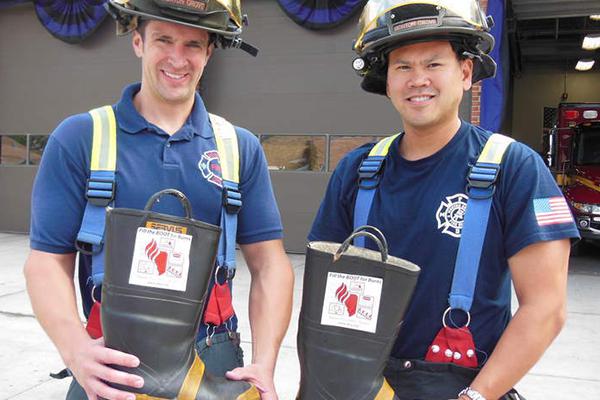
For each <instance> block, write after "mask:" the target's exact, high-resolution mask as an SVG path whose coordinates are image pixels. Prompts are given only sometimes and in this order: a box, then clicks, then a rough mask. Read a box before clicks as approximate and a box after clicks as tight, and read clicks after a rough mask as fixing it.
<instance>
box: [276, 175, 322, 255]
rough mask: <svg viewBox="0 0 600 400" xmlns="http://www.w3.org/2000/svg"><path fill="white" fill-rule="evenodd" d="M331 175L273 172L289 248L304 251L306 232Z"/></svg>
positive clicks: (285, 240)
mask: <svg viewBox="0 0 600 400" xmlns="http://www.w3.org/2000/svg"><path fill="white" fill-rule="evenodd" d="M330 176H331V174H326V173H314V174H308V173H303V172H275V171H272V172H271V180H272V182H273V189H274V190H275V197H276V199H277V204H278V205H279V211H280V212H281V219H282V223H283V229H284V243H285V248H286V250H287V251H290V252H293V253H304V250H305V243H306V236H307V235H308V231H309V230H310V227H311V225H312V222H313V220H314V218H315V214H316V212H317V210H318V209H319V205H320V204H321V199H322V198H323V195H324V194H325V189H326V187H327V182H329V177H330Z"/></svg>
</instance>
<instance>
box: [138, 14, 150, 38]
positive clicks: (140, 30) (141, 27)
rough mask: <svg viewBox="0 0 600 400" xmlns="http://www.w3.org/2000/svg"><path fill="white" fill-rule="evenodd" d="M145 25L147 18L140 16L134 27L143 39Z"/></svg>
mask: <svg viewBox="0 0 600 400" xmlns="http://www.w3.org/2000/svg"><path fill="white" fill-rule="evenodd" d="M146 25H148V20H147V19H141V18H139V19H138V24H137V27H136V28H135V31H136V32H137V33H139V34H140V36H141V37H142V39H144V34H145V33H146Z"/></svg>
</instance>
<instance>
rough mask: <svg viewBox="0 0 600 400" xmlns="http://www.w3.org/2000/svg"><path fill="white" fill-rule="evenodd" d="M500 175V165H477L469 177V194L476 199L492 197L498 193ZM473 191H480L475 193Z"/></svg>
mask: <svg viewBox="0 0 600 400" xmlns="http://www.w3.org/2000/svg"><path fill="white" fill-rule="evenodd" d="M499 175H500V165H494V164H484V163H476V164H475V165H474V166H472V167H471V169H470V170H469V174H468V175H467V188H466V190H467V194H468V195H469V197H470V198H474V199H486V198H488V197H492V196H493V195H494V192H495V191H496V181H497V180H498V176H499ZM471 189H480V190H478V191H477V193H474V192H473V191H472V190H471ZM482 192H483V193H482Z"/></svg>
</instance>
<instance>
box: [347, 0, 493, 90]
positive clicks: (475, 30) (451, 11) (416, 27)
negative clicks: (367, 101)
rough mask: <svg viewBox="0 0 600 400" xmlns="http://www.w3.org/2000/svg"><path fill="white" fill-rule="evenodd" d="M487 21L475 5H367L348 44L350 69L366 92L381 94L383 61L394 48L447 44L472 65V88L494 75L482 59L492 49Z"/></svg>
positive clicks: (465, 1) (390, 1) (378, 0)
mask: <svg viewBox="0 0 600 400" xmlns="http://www.w3.org/2000/svg"><path fill="white" fill-rule="evenodd" d="M492 25H493V20H492V18H491V17H486V16H485V14H484V13H483V11H482V10H481V8H480V7H479V2H478V1H477V0H419V1H414V0H369V2H368V3H367V4H366V5H365V8H364V10H363V13H362V15H361V17H360V20H359V29H360V30H359V34H358V37H357V39H356V40H355V41H354V46H353V48H354V51H355V52H356V53H357V54H358V58H356V59H355V60H354V62H353V68H354V69H355V70H356V71H357V72H358V74H359V75H360V76H361V77H362V78H363V81H362V84H361V87H362V88H363V89H364V90H366V91H367V92H372V93H377V94H383V95H385V93H386V79H387V58H388V55H389V53H390V52H391V51H392V50H394V49H395V48H398V47H400V46H404V45H407V44H412V43H419V42H429V41H433V40H448V41H450V42H451V44H452V46H453V48H454V49H455V50H457V52H458V53H459V55H460V56H462V57H469V58H471V59H472V60H473V83H475V82H477V81H479V80H481V79H485V78H488V77H491V76H494V75H495V74H496V63H495V62H494V60H493V59H492V58H491V57H490V56H489V55H488V54H489V52H490V51H491V50H492V48H493V47H494V37H493V36H492V35H491V34H490V33H489V32H490V29H491V26H492Z"/></svg>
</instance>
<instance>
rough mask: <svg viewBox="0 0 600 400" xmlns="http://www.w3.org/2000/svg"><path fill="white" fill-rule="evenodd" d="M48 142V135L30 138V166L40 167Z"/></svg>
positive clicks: (31, 136)
mask: <svg viewBox="0 0 600 400" xmlns="http://www.w3.org/2000/svg"><path fill="white" fill-rule="evenodd" d="M47 142H48V135H30V136H29V164H31V165H38V164H39V163H40V161H41V159H42V153H43V151H44V148H45V147H46V143H47Z"/></svg>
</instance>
